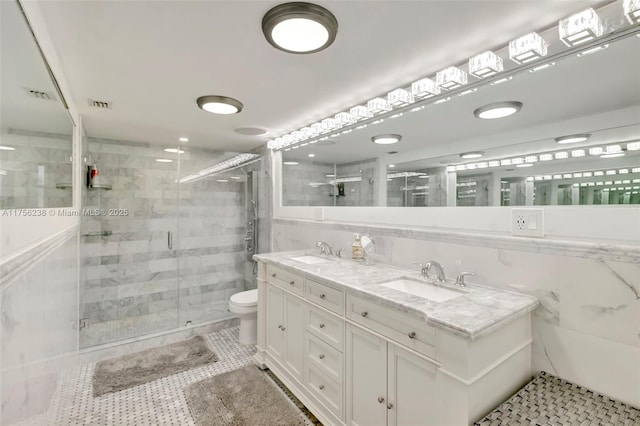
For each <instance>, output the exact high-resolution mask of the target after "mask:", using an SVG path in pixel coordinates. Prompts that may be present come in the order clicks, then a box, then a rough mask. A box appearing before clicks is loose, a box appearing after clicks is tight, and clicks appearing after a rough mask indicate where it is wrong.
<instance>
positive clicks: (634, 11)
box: [622, 0, 640, 24]
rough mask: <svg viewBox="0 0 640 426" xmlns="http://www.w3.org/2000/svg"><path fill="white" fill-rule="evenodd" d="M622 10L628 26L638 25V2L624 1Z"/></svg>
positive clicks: (639, 17) (639, 1) (639, 8)
mask: <svg viewBox="0 0 640 426" xmlns="http://www.w3.org/2000/svg"><path fill="white" fill-rule="evenodd" d="M622 8H623V10H624V16H626V17H627V19H628V20H629V23H630V24H640V0H624V3H623V4H622Z"/></svg>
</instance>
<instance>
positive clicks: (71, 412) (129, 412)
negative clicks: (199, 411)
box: [15, 327, 302, 426]
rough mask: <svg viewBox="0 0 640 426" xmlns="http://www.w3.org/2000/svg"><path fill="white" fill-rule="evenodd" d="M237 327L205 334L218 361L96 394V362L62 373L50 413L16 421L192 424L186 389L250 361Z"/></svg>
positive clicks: (25, 425) (30, 425) (251, 349)
mask: <svg viewBox="0 0 640 426" xmlns="http://www.w3.org/2000/svg"><path fill="white" fill-rule="evenodd" d="M238 330H239V328H238V327H232V328H227V329H223V330H220V331H217V332H215V333H211V334H208V335H205V337H206V339H207V343H209V345H210V346H211V348H214V350H215V352H216V353H217V354H218V358H219V360H218V362H215V363H212V364H209V365H206V366H203V367H199V368H194V369H192V370H189V371H185V372H182V373H178V374H174V375H172V376H168V377H164V378H162V379H159V380H156V381H153V382H150V383H146V384H144V385H140V386H136V387H133V388H130V389H125V390H123V391H120V392H115V393H110V394H106V395H102V396H100V397H98V398H94V397H93V396H92V387H91V378H92V376H93V370H94V368H95V364H94V363H91V364H85V365H82V366H79V367H77V368H74V369H70V370H66V371H63V372H62V373H60V375H59V378H58V386H57V389H56V392H55V394H54V395H53V398H52V400H51V404H50V406H49V409H48V411H47V412H46V413H43V414H41V415H38V416H35V417H31V418H29V419H27V420H24V421H22V422H20V423H15V425H19V426H34V425H37V426H41V425H52V426H54V425H55V426H63V425H64V426H67V425H100V426H102V425H104V426H110V425H113V426H146V425H149V426H152V425H153V426H155V425H175V426H182V425H195V423H194V422H193V419H192V417H191V414H190V413H189V409H188V407H187V402H186V400H185V398H184V393H183V391H184V389H185V387H186V386H187V385H189V384H191V383H194V382H198V381H200V380H203V379H206V378H208V377H211V376H214V375H218V374H222V373H226V372H228V371H232V370H236V369H238V368H242V367H245V366H247V365H250V364H252V363H253V360H252V355H253V354H254V353H255V351H256V349H255V346H252V345H241V344H239V343H238V341H237V340H238ZM301 415H302V413H301Z"/></svg>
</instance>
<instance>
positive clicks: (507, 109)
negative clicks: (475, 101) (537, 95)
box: [473, 101, 522, 120]
mask: <svg viewBox="0 0 640 426" xmlns="http://www.w3.org/2000/svg"><path fill="white" fill-rule="evenodd" d="M521 108H522V102H516V101H506V102H496V103H493V104H489V105H485V106H482V107H480V108H478V109H476V110H475V111H473V115H475V116H476V117H477V118H482V119H484V120H493V119H495V118H503V117H508V116H510V115H513V114H515V113H516V112H518V111H520V109H521Z"/></svg>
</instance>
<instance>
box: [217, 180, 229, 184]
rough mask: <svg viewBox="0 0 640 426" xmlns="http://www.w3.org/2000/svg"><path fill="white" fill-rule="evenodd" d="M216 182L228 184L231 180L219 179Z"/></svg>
mask: <svg viewBox="0 0 640 426" xmlns="http://www.w3.org/2000/svg"><path fill="white" fill-rule="evenodd" d="M216 182H222V183H227V182H229V180H228V179H217V180H216Z"/></svg>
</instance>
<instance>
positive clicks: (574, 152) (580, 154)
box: [571, 149, 585, 158]
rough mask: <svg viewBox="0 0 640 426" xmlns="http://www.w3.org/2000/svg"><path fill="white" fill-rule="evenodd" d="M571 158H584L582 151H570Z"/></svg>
mask: <svg viewBox="0 0 640 426" xmlns="http://www.w3.org/2000/svg"><path fill="white" fill-rule="evenodd" d="M571 156H572V157H573V158H578V157H584V156H585V152H584V149H574V150H573V151H571Z"/></svg>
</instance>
